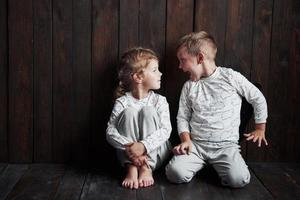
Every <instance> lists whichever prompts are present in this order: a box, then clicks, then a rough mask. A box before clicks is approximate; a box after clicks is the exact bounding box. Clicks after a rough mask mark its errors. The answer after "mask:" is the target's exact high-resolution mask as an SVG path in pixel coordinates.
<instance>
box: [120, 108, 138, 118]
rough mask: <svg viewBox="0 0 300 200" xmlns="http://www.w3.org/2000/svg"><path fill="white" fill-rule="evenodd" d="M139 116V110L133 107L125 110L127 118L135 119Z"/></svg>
mask: <svg viewBox="0 0 300 200" xmlns="http://www.w3.org/2000/svg"><path fill="white" fill-rule="evenodd" d="M137 114H138V110H137V109H135V108H132V107H128V108H125V109H124V110H123V115H124V117H125V118H131V117H135V116H137Z"/></svg>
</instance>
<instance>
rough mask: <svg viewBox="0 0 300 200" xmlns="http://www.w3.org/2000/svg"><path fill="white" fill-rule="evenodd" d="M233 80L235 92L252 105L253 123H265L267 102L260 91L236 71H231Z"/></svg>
mask: <svg viewBox="0 0 300 200" xmlns="http://www.w3.org/2000/svg"><path fill="white" fill-rule="evenodd" d="M233 80H235V87H236V89H237V92H238V93H239V94H240V95H241V96H243V97H245V98H246V100H247V101H248V102H249V103H250V104H251V105H252V106H253V108H254V120H255V123H257V124H258V123H266V121H267V117H268V109H267V102H266V99H265V97H264V95H263V94H262V93H261V91H260V90H259V89H258V88H257V87H255V86H254V85H253V84H252V83H251V82H250V81H248V80H247V79H246V78H245V77H244V76H243V75H241V74H240V73H238V72H235V71H234V72H233Z"/></svg>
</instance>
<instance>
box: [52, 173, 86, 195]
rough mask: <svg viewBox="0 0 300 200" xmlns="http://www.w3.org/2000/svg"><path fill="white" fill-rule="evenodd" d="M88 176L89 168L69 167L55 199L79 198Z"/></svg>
mask: <svg viewBox="0 0 300 200" xmlns="http://www.w3.org/2000/svg"><path fill="white" fill-rule="evenodd" d="M86 176H87V170H86V169H82V168H76V167H68V169H67V170H66V173H65V175H64V177H63V178H62V181H61V182H60V185H59V186H58V189H57V193H56V195H55V198H54V199H55V200H69V199H78V197H80V195H81V192H82V189H83V185H84V182H85V179H86Z"/></svg>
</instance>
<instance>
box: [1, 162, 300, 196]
mask: <svg viewBox="0 0 300 200" xmlns="http://www.w3.org/2000/svg"><path fill="white" fill-rule="evenodd" d="M249 167H250V169H251V170H250V171H251V176H252V178H251V182H250V184H249V185H247V186H245V187H244V188H241V189H232V188H229V187H223V186H222V185H221V183H220V179H219V178H218V175H217V173H216V172H215V171H214V170H213V168H209V167H208V168H207V169H205V168H204V169H203V170H201V171H200V172H199V173H198V174H197V175H196V176H195V177H194V178H193V179H192V181H191V182H190V183H188V184H172V183H170V182H169V181H168V180H167V178H166V176H165V173H164V172H163V170H161V171H157V172H155V173H154V179H155V185H154V186H151V187H148V188H140V189H138V190H130V189H125V188H122V187H121V181H122V178H123V176H124V171H123V169H122V168H117V169H114V170H112V169H111V171H101V170H96V169H90V168H78V167H74V166H73V167H71V166H67V165H57V164H31V165H22V164H5V163H0V199H63V200H68V199H84V200H86V199H88V200H93V199H109V200H111V199H112V200H114V199H116V200H118V199H122V200H123V199H125V200H126V199H128V200H141V199H142V200H145V199H146V200H147V199H155V200H160V199H161V200H168V199H170V200H182V199H184V200H189V199H191V200H194V199H199V198H200V199H210V200H214V199H216V200H220V199H224V200H240V199H243V200H247V199H249V200H250V199H251V200H252V199H260V200H269V199H300V164H299V163H298V164H290V163H250V164H249ZM1 171H2V172H1Z"/></svg>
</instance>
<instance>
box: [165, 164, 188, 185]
mask: <svg viewBox="0 0 300 200" xmlns="http://www.w3.org/2000/svg"><path fill="white" fill-rule="evenodd" d="M166 177H167V178H168V180H169V181H170V182H172V183H187V182H190V181H191V179H192V178H193V174H189V172H188V171H187V170H183V169H182V167H180V166H178V165H171V164H168V165H167V166H166Z"/></svg>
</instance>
